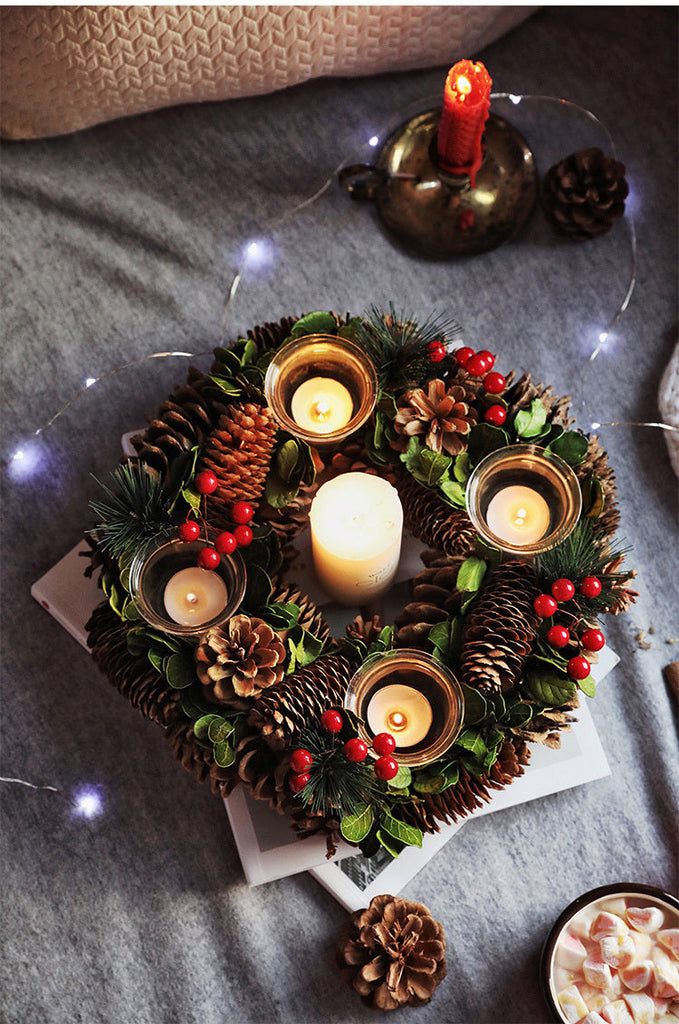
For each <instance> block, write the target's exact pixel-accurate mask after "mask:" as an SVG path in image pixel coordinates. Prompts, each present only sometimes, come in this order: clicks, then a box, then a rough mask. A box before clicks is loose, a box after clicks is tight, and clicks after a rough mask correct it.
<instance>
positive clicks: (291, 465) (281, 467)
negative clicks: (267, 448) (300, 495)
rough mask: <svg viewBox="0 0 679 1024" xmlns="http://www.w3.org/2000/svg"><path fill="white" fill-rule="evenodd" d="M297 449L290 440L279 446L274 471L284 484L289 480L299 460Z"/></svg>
mask: <svg viewBox="0 0 679 1024" xmlns="http://www.w3.org/2000/svg"><path fill="white" fill-rule="evenodd" d="M299 454H300V453H299V447H298V445H297V442H296V441H293V440H292V439H291V440H289V441H286V442H285V444H283V445H281V447H280V448H279V449H278V454H277V455H276V469H277V471H278V475H279V476H280V477H281V479H282V480H285V481H286V482H287V481H289V480H290V478H291V477H292V474H293V472H294V470H295V466H296V465H297V460H298V459H299Z"/></svg>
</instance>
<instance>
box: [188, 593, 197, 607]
mask: <svg viewBox="0 0 679 1024" xmlns="http://www.w3.org/2000/svg"><path fill="white" fill-rule="evenodd" d="M186 603H187V604H197V603H198V594H193V593H190V592H189V593H188V594H187V595H186Z"/></svg>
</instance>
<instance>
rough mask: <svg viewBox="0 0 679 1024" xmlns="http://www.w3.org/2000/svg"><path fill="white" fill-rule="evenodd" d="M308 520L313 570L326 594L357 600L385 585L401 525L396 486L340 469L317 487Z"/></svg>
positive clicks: (398, 548)
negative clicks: (339, 473) (339, 472)
mask: <svg viewBox="0 0 679 1024" xmlns="http://www.w3.org/2000/svg"><path fill="white" fill-rule="evenodd" d="M309 521H310V524H311V551H312V555H313V560H314V568H315V570H316V576H317V577H318V581H319V583H320V584H321V586H322V587H323V589H324V590H325V591H326V592H327V593H328V594H329V595H330V596H331V597H334V598H335V600H337V601H340V602H342V603H343V604H349V605H358V604H361V603H363V602H364V601H366V600H369V599H370V598H373V597H377V596H378V595H379V594H382V593H384V591H385V590H387V589H388V587H389V585H390V584H391V581H392V580H393V578H394V575H395V573H396V570H397V568H398V561H399V557H400V554H401V533H402V530H403V508H402V507H401V502H400V501H399V497H398V494H397V492H396V488H395V487H392V486H391V484H390V483H388V482H387V481H386V480H382V479H381V478H380V477H378V476H372V475H371V474H370V473H343V474H342V475H341V476H338V477H335V479H334V480H328V482H327V483H325V484H323V486H322V487H321V488H320V489H319V491H318V493H317V495H316V497H315V498H314V500H313V503H312V505H311V511H310V513H309Z"/></svg>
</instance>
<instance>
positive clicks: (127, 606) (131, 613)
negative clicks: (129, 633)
mask: <svg viewBox="0 0 679 1024" xmlns="http://www.w3.org/2000/svg"><path fill="white" fill-rule="evenodd" d="M122 619H123V622H138V621H139V619H141V612H140V611H139V609H138V608H137V606H136V604H135V603H134V601H133V600H132V598H128V599H127V601H125V603H124V605H123V614H122Z"/></svg>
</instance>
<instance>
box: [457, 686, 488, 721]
mask: <svg viewBox="0 0 679 1024" xmlns="http://www.w3.org/2000/svg"><path fill="white" fill-rule="evenodd" d="M460 687H461V689H462V695H463V697H464V724H465V725H475V724H476V723H477V722H482V721H483V719H484V718H485V717H486V715H487V714H488V705H487V704H486V701H485V699H484V697H483V696H482V695H481V694H480V693H479V691H478V690H477V689H476V688H475V687H473V686H467V684H466V683H460Z"/></svg>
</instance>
